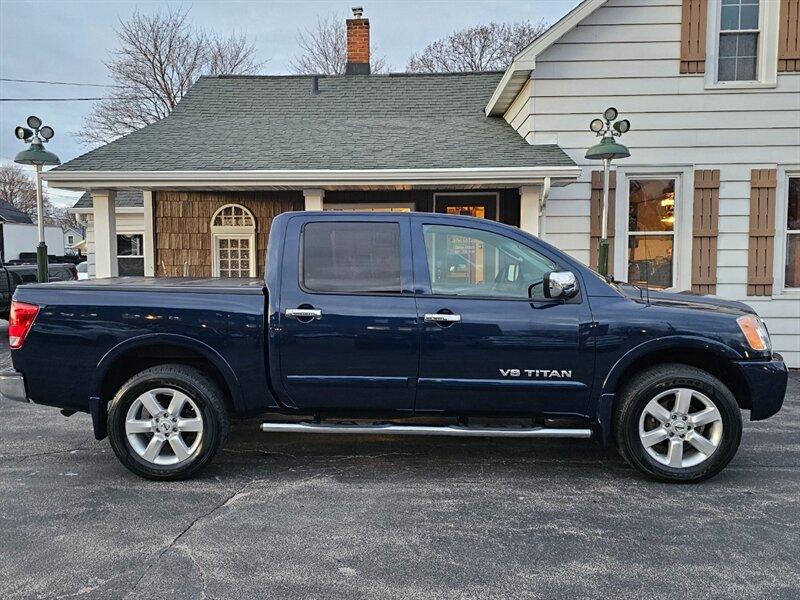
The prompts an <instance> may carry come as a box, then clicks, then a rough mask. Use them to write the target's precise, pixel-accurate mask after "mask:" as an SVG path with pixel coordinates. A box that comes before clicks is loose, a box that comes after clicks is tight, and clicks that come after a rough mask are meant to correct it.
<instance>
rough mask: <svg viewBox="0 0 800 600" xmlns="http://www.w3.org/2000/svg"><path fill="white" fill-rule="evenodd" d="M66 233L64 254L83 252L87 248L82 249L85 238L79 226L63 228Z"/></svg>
mask: <svg viewBox="0 0 800 600" xmlns="http://www.w3.org/2000/svg"><path fill="white" fill-rule="evenodd" d="M62 232H63V234H64V254H65V255H67V254H78V253H79V252H80V253H81V254H83V253H85V250H81V248H82V243H83V239H84V234H83V231H82V230H81V229H79V228H77V227H67V228H65V229H63V230H62Z"/></svg>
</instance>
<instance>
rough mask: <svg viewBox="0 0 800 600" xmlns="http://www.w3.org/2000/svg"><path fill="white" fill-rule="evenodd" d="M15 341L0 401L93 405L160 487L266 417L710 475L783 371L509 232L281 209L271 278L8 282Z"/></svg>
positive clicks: (710, 304) (753, 332) (69, 407)
mask: <svg viewBox="0 0 800 600" xmlns="http://www.w3.org/2000/svg"><path fill="white" fill-rule="evenodd" d="M9 340H10V346H11V354H12V362H13V367H14V368H13V370H11V371H6V372H3V373H2V374H1V375H0V393H1V394H2V396H4V397H5V398H6V399H11V400H19V401H30V402H35V403H37V404H42V405H49V406H54V407H58V408H61V409H62V413H64V414H67V415H69V414H72V413H74V412H76V411H83V412H88V413H90V414H91V417H92V422H93V427H94V434H95V436H96V437H97V439H102V438H104V437H106V436H108V437H109V439H110V442H111V446H112V448H113V449H114V452H115V453H116V455H117V456H118V458H119V459H120V460H121V461H122V463H123V464H124V465H125V466H126V467H127V468H129V469H130V470H131V471H133V472H134V473H137V474H139V475H141V476H144V477H148V478H153V479H179V478H186V477H189V476H191V475H193V474H195V473H197V472H198V471H199V470H200V469H201V468H202V467H204V466H205V465H207V464H208V463H209V461H211V460H212V459H213V457H214V456H215V455H216V454H217V453H218V452H219V451H220V449H221V448H222V447H223V445H224V444H225V441H226V437H227V433H228V426H229V420H230V417H232V416H237V415H240V416H252V415H256V414H265V415H268V416H267V417H265V419H264V423H263V425H262V427H261V428H262V429H263V431H265V432H270V433H272V432H303V433H324V434H336V433H345V434H374V433H379V434H400V435H444V436H497V437H509V438H540V437H566V438H595V439H596V440H597V441H598V442H599V443H601V444H604V445H605V444H611V443H615V444H616V445H617V447H618V449H619V451H620V453H621V454H622V456H623V457H624V458H625V459H626V460H628V461H629V462H630V464H632V465H633V466H634V467H636V468H637V469H639V470H640V471H641V472H642V473H644V474H646V475H648V476H650V477H653V478H656V479H659V480H662V481H672V482H693V481H700V480H703V479H706V478H708V477H711V476H713V475H714V474H716V473H718V472H719V471H720V470H722V469H723V468H724V467H725V466H726V465H727V464H728V463H729V462H730V460H731V459H732V458H733V456H734V454H735V453H736V450H737V448H738V446H739V443H740V439H741V434H742V417H741V411H742V410H745V411H749V417H750V419H752V420H759V419H765V418H767V417H769V416H771V415H774V414H775V413H776V412H778V411H779V410H780V408H781V405H782V403H783V398H784V394H785V391H786V384H787V369H786V366H785V365H784V363H783V360H782V359H781V357H780V356H779V355H777V354H773V353H772V351H771V347H770V339H769V334H768V332H767V329H766V327H765V325H764V323H763V322H762V321H761V319H759V317H758V316H757V315H756V314H755V313H754V312H753V311H752V310H751V309H750V308H748V307H747V306H745V305H744V304H740V303H736V302H727V301H723V300H719V299H714V298H705V297H699V296H692V295H686V294H674V293H666V292H657V291H654V290H644V289H639V288H634V287H632V286H627V285H624V284H618V283H614V282H609V281H607V280H606V279H604V278H601V277H600V276H598V275H597V274H596V273H594V272H593V271H592V270H590V269H589V268H587V267H585V266H584V265H582V264H581V263H580V262H578V261H576V260H575V259H573V258H571V257H570V256H568V255H567V254H565V253H563V252H561V251H559V250H558V249H556V248H554V247H552V246H550V245H548V244H546V243H545V242H543V241H541V240H539V239H537V238H536V237H533V236H531V235H528V234H526V233H524V232H522V231H520V230H519V229H516V228H514V227H510V226H506V225H502V224H499V223H495V222H491V221H487V220H481V219H473V218H470V217H461V216H448V215H440V214H426V213H411V214H408V213H405V214H401V213H382V214H376V213H369V214H359V213H341V212H339V213H337V212H326V213H321V212H294V213H284V214H281V215H279V216H277V217H276V218H275V219H274V220H273V223H272V228H271V231H270V235H269V245H268V250H267V257H266V279H265V281H264V280H259V279H188V278H182V279H167V278H112V279H100V280H93V281H75V282H61V283H49V284H37V285H24V286H20V287H19V288H17V290H16V293H15V295H14V302H13V307H12V309H11V320H10V325H9ZM356 439H357V438H356ZM356 439H354V442H353V443H357V441H356Z"/></svg>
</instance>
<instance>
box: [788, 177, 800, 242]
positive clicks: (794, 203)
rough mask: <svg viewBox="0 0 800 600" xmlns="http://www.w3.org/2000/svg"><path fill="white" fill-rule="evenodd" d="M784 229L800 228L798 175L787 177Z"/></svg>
mask: <svg viewBox="0 0 800 600" xmlns="http://www.w3.org/2000/svg"><path fill="white" fill-rule="evenodd" d="M786 229H790V230H791V229H794V230H800V177H790V178H789V202H788V209H787V215H786Z"/></svg>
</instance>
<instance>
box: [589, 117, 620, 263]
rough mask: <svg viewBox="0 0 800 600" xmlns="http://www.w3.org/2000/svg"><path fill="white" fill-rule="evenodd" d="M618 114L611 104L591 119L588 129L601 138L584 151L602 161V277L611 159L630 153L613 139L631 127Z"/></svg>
mask: <svg viewBox="0 0 800 600" xmlns="http://www.w3.org/2000/svg"><path fill="white" fill-rule="evenodd" d="M618 116H619V113H618V112H617V109H616V108H614V107H613V106H612V107H609V108H607V109H606V110H605V112H604V113H603V118H602V119H594V120H592V122H591V123H590V124H589V130H590V131H591V132H592V133H594V134H595V135H596V136H597V137H602V138H603V139H601V140H600V142H599V143H597V144H595V145H594V146H592V147H591V148H589V149H588V150H587V151H586V158H587V159H588V160H602V161H603V205H602V211H601V215H602V221H601V226H600V247H599V248H598V253H599V254H598V257H597V270H598V271H599V272H600V274H601V275H602V276H603V277H608V178H609V171H610V168H611V161H612V160H613V159H615V158H627V157H629V156H630V155H631V153H630V152H629V151H628V149H627V148H626V147H625V146H623V145H622V144H620V143H618V142H616V141H615V140H614V138H615V137H620V136H621V135H622V134H623V133H626V132H627V131H628V130H629V129H630V128H631V122H630V121H628V119H622V120H621V121H615V119H616V118H617V117H618ZM612 121H613V123H612Z"/></svg>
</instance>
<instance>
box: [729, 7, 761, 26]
mask: <svg viewBox="0 0 800 600" xmlns="http://www.w3.org/2000/svg"><path fill="white" fill-rule="evenodd" d="M723 10H724V9H723ZM739 29H758V4H745V5H743V6H742V12H741V16H740V18H739Z"/></svg>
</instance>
